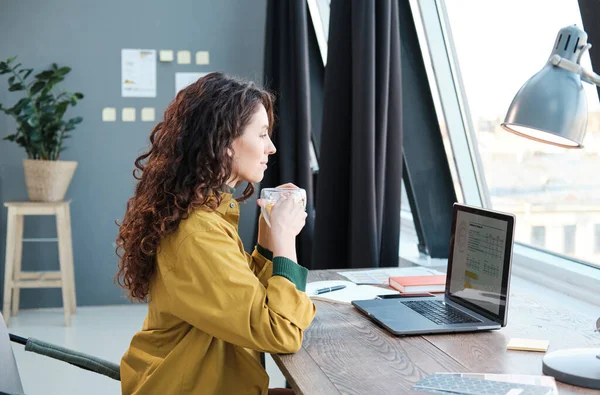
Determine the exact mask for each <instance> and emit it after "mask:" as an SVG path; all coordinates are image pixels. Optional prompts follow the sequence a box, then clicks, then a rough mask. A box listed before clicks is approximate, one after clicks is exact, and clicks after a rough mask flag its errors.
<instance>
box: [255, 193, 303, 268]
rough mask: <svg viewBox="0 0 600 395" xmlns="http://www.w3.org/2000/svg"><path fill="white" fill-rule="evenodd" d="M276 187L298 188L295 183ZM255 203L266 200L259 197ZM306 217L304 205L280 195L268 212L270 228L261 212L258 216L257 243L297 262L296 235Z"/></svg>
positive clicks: (260, 203) (261, 203)
mask: <svg viewBox="0 0 600 395" xmlns="http://www.w3.org/2000/svg"><path fill="white" fill-rule="evenodd" d="M278 188H281V189H298V187H297V186H296V185H294V184H291V183H288V184H283V185H280V186H279V187H278ZM257 203H258V205H259V206H261V207H263V206H264V205H266V203H267V202H266V201H264V200H262V199H259V200H258V201H257ZM306 217H307V214H306V211H305V209H304V205H302V204H301V203H298V202H296V201H295V199H294V198H292V197H290V198H288V197H284V196H282V197H281V198H280V199H279V200H278V201H277V203H275V205H274V206H273V208H271V212H270V214H269V221H270V222H271V228H270V229H269V227H268V225H267V224H266V222H265V220H264V218H263V217H262V214H261V216H260V219H259V224H258V237H259V238H258V240H259V244H260V245H261V246H263V247H265V248H268V249H269V250H271V251H273V256H283V257H286V258H288V259H291V260H293V261H294V262H297V261H298V259H297V258H296V236H297V235H298V234H299V233H300V231H302V228H304V225H305V223H306ZM263 243H265V244H263Z"/></svg>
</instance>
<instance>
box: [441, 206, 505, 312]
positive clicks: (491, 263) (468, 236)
mask: <svg viewBox="0 0 600 395" xmlns="http://www.w3.org/2000/svg"><path fill="white" fill-rule="evenodd" d="M513 228H514V216H512V215H505V214H502V213H497V212H492V211H490V210H483V209H478V208H472V207H467V206H462V205H459V204H455V206H454V218H453V223H452V240H451V246H450V254H451V255H450V257H451V259H450V260H449V262H448V264H449V267H448V274H449V275H450V278H449V284H447V286H446V289H447V292H448V293H449V295H450V296H451V297H454V298H459V299H462V300H463V301H465V302H467V305H468V304H472V305H475V306H477V307H479V308H481V309H483V310H485V311H487V312H489V313H491V314H492V315H493V316H495V317H498V318H501V316H505V307H506V300H507V293H508V276H509V274H510V273H509V271H510V262H511V254H512V244H513V240H512V238H513Z"/></svg>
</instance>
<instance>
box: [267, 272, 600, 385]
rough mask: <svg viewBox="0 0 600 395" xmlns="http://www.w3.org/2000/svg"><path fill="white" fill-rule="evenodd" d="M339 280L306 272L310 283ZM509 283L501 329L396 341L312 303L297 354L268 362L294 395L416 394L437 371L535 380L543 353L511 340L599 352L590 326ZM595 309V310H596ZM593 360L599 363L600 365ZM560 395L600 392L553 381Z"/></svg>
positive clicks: (348, 313)
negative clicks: (313, 312) (514, 347)
mask: <svg viewBox="0 0 600 395" xmlns="http://www.w3.org/2000/svg"><path fill="white" fill-rule="evenodd" d="M335 279H344V278H343V277H341V276H339V275H338V274H336V273H335V272H330V271H313V272H311V273H310V275H309V281H318V280H335ZM524 291H525V290H523V292H520V290H519V289H518V288H517V287H514V282H513V285H511V295H510V300H509V318H508V326H507V327H505V328H502V329H501V330H499V331H490V332H479V333H468V334H449V335H426V336H407V337H396V336H393V335H391V334H390V333H389V332H387V331H386V330H385V329H383V328H381V327H379V326H378V325H376V324H375V323H374V322H372V321H371V320H369V319H368V318H366V317H365V316H364V315H362V314H361V313H359V312H358V311H357V310H356V309H355V308H354V307H352V306H351V305H345V304H338V303H329V302H325V301H315V304H316V306H317V316H316V317H315V320H314V321H313V323H312V325H311V326H310V328H309V329H308V330H307V331H306V332H305V336H304V342H303V346H302V349H300V351H299V352H298V353H296V354H290V355H273V359H274V360H275V362H276V363H277V365H278V366H279V368H280V369H281V371H282V372H283V374H284V376H285V377H286V379H287V381H288V382H289V383H290V384H291V385H292V387H293V388H294V390H295V391H296V393H297V394H310V395H316V394H327V395H332V394H368V395H371V394H375V395H384V394H417V393H420V392H415V391H412V390H411V389H410V388H411V387H412V386H413V385H414V384H415V383H416V382H417V381H419V380H420V379H422V378H423V377H425V376H427V375H429V374H433V373H436V372H485V373H513V374H534V375H541V374H542V358H543V356H544V354H543V353H537V352H525V351H509V350H506V345H507V344H508V341H509V340H510V338H512V337H525V338H534V339H548V340H550V347H549V349H548V351H549V352H550V351H555V350H559V349H562V348H568V347H588V346H589V347H598V345H599V344H600V336H599V335H598V334H596V333H594V332H593V330H592V328H593V326H594V321H592V320H591V319H590V318H589V317H584V316H582V315H579V314H577V313H574V312H572V311H570V310H568V309H566V308H557V307H554V306H552V305H551V304H544V303H543V301H542V300H541V299H540V298H536V297H534V296H532V295H529V294H527V293H526V292H524ZM599 310H600V309H599ZM599 362H600V361H599ZM557 385H558V388H559V392H560V394H561V395H562V394H583V393H585V394H600V391H594V390H590V389H586V388H579V387H574V386H570V385H566V384H562V383H559V382H557Z"/></svg>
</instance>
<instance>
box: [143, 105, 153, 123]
mask: <svg viewBox="0 0 600 395" xmlns="http://www.w3.org/2000/svg"><path fill="white" fill-rule="evenodd" d="M154 118H155V115H154V107H144V108H142V121H143V122H154Z"/></svg>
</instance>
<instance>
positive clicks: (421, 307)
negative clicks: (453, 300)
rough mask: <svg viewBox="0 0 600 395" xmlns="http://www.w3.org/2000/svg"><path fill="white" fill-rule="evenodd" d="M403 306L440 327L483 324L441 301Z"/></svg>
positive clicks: (409, 302)
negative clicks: (474, 323) (473, 323)
mask: <svg viewBox="0 0 600 395" xmlns="http://www.w3.org/2000/svg"><path fill="white" fill-rule="evenodd" d="M402 304H404V305H405V306H406V307H409V308H410V309H412V310H414V311H416V312H417V313H419V314H421V315H422V316H423V317H425V318H427V319H429V320H431V321H433V322H435V323H436V324H438V325H445V324H468V323H472V322H481V321H480V320H478V319H477V318H473V317H471V316H470V315H468V314H465V313H463V312H462V311H460V310H458V309H456V308H454V307H452V306H450V305H448V304H446V303H444V302H442V301H440V300H418V301H417V300H415V301H408V302H402Z"/></svg>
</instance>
